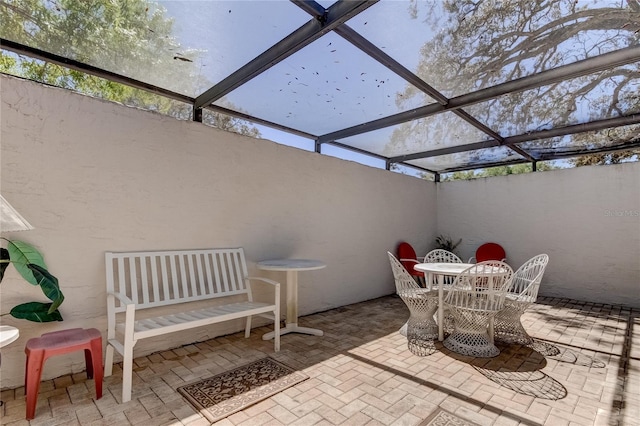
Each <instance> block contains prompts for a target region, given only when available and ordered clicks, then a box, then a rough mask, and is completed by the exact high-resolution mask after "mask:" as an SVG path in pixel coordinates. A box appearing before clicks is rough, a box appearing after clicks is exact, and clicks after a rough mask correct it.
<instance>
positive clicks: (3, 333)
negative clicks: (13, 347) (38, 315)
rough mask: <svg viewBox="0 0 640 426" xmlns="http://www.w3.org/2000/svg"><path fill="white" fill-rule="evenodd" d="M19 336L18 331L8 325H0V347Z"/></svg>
mask: <svg viewBox="0 0 640 426" xmlns="http://www.w3.org/2000/svg"><path fill="white" fill-rule="evenodd" d="M19 336H20V331H19V330H18V329H17V328H15V327H12V326H10V325H0V348H1V347H3V346H5V345H8V344H9V343H11V342H13V341H15V340H16V339H17V338H18V337H19Z"/></svg>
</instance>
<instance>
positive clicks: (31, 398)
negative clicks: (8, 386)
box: [24, 350, 45, 420]
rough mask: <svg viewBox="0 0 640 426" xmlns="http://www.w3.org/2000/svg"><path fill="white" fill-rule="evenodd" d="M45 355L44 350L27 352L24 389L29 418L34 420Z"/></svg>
mask: <svg viewBox="0 0 640 426" xmlns="http://www.w3.org/2000/svg"><path fill="white" fill-rule="evenodd" d="M44 361H45V356H44V351H42V350H33V351H31V352H30V353H29V354H27V364H26V371H25V377H24V390H25V393H26V397H27V420H32V419H33V418H34V416H35V414H36V405H37V403H38V392H39V391H40V375H41V374H42V365H43V364H44Z"/></svg>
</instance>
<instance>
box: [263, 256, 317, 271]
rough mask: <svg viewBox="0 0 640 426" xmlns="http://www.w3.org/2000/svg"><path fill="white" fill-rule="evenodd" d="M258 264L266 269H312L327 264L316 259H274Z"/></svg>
mask: <svg viewBox="0 0 640 426" xmlns="http://www.w3.org/2000/svg"><path fill="white" fill-rule="evenodd" d="M257 266H258V269H262V270H264V271H312V270H314V269H322V268H324V267H326V266H327V265H326V264H325V263H324V262H322V261H321V260H314V259H273V260H263V261H261V262H258V263H257Z"/></svg>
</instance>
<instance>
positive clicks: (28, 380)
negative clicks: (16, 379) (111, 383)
mask: <svg viewBox="0 0 640 426" xmlns="http://www.w3.org/2000/svg"><path fill="white" fill-rule="evenodd" d="M81 349H84V359H85V362H86V366H87V378H89V379H91V378H94V374H95V378H94V379H95V382H96V399H100V398H102V376H103V371H102V334H100V332H99V331H98V330H97V329H95V328H88V329H86V330H85V329H82V328H72V329H69V330H62V331H54V332H53V333H45V334H43V335H42V336H40V337H35V338H33V339H29V340H28V341H27V345H26V346H25V348H24V352H25V353H26V354H27V368H26V371H25V376H24V388H25V389H24V391H25V394H26V395H27V420H31V419H33V417H34V415H35V412H36V403H37V402H38V391H39V390H40V375H41V374H42V367H43V366H44V362H45V361H46V360H47V358H49V357H50V356H53V355H62V354H66V353H69V352H75V351H79V350H81Z"/></svg>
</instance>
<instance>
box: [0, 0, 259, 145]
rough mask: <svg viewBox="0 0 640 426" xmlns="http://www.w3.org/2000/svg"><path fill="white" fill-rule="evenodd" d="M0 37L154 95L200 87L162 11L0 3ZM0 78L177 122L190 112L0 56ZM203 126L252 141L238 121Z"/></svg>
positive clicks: (104, 3)
mask: <svg viewBox="0 0 640 426" xmlns="http://www.w3.org/2000/svg"><path fill="white" fill-rule="evenodd" d="M0 22H1V23H2V25H0V35H1V36H2V37H3V38H6V39H9V40H12V41H15V42H18V43H22V44H25V45H28V46H31V47H35V48H38V49H42V50H45V51H49V52H51V53H54V54H57V55H60V56H63V57H68V58H71V59H74V60H77V61H80V62H83V63H87V64H91V65H95V66H97V67H99V68H102V69H105V70H107V71H112V72H114V73H117V74H120V75H125V76H129V77H131V78H134V79H136V80H139V81H143V82H145V83H149V84H152V85H155V86H158V87H165V88H169V89H170V90H172V91H174V92H177V93H181V94H185V95H188V96H194V95H196V94H198V90H199V89H198V87H200V86H202V85H206V84H207V82H203V81H202V78H201V77H200V76H199V75H198V72H197V69H196V66H195V63H196V62H197V58H198V56H199V54H200V52H198V51H196V50H193V49H188V48H185V47H184V46H181V45H180V43H179V42H178V41H177V40H176V38H175V37H174V35H173V21H172V19H170V18H168V17H167V16H166V11H165V9H163V8H162V7H159V6H158V5H157V4H155V3H152V2H149V1H147V0H91V1H85V0H4V1H3V0H0ZM0 72H4V73H7V74H13V75H18V76H21V77H25V78H28V79H31V80H35V81H39V82H42V83H46V84H51V85H55V86H58V87H63V88H67V89H72V90H76V91H78V92H81V93H85V94H88V95H91V96H94V97H99V98H103V99H107V100H111V101H115V102H120V103H123V104H125V105H130V106H134V107H139V108H143V109H147V110H151V111H156V112H160V113H162V114H167V115H171V116H173V117H176V118H178V119H183V120H185V119H189V118H190V117H191V114H192V106H191V105H189V104H185V103H182V102H178V101H175V100H172V99H169V98H166V97H163V96H159V95H156V94H153V93H151V92H148V91H144V90H139V89H135V88H133V87H130V86H127V85H124V84H120V83H116V82H114V81H110V80H106V79H102V78H99V77H95V76H92V75H88V74H85V73H82V72H79V71H75V70H72V69H68V68H65V67H61V66H58V65H55V64H51V63H47V62H43V61H41V60H37V59H33V58H28V57H24V56H20V55H14V54H12V53H9V52H4V51H2V52H0ZM204 121H205V122H206V123H207V124H210V125H213V126H215V127H219V128H222V129H225V130H230V131H235V132H238V133H242V134H247V135H250V136H254V137H257V136H259V132H258V130H257V129H256V128H255V127H251V126H249V125H247V124H245V122H244V121H243V120H238V119H235V118H233V117H230V116H227V115H223V114H218V113H215V112H210V113H208V114H206V115H205V119H204Z"/></svg>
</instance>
